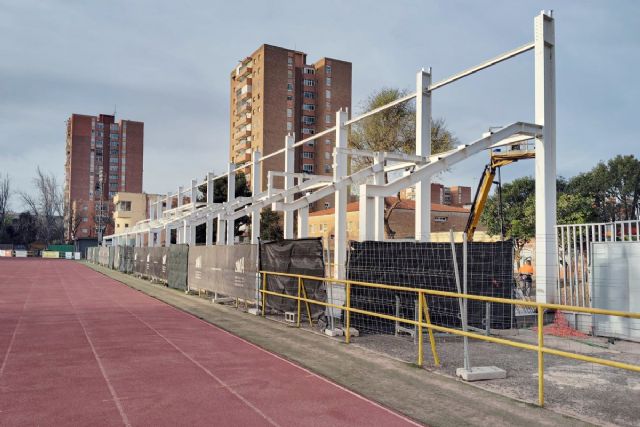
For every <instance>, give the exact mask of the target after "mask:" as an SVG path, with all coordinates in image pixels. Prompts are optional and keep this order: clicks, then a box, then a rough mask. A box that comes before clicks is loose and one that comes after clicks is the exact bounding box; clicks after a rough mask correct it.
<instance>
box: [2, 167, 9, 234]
mask: <svg viewBox="0 0 640 427" xmlns="http://www.w3.org/2000/svg"><path fill="white" fill-rule="evenodd" d="M10 198H11V179H10V178H9V175H8V174H6V175H5V176H4V177H2V176H0V232H1V231H2V229H3V228H4V220H5V218H6V217H7V209H8V208H9V199H10Z"/></svg>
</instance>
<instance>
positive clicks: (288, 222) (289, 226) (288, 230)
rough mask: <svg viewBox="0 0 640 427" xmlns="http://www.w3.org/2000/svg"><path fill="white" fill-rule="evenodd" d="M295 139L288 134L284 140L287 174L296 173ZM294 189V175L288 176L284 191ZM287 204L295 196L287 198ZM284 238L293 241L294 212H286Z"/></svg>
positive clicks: (285, 199)
mask: <svg viewBox="0 0 640 427" xmlns="http://www.w3.org/2000/svg"><path fill="white" fill-rule="evenodd" d="M293 143H294V137H293V135H292V134H288V135H287V136H286V137H285V139H284V146H285V148H286V150H285V152H284V171H285V173H287V174H292V173H294V172H295V148H293ZM291 187H293V175H286V176H285V178H284V189H285V190H288V189H289V188H291ZM284 202H285V203H291V202H293V196H286V197H285V198H284ZM284 238H285V239H293V211H284Z"/></svg>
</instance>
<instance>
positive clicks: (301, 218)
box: [298, 206, 309, 239]
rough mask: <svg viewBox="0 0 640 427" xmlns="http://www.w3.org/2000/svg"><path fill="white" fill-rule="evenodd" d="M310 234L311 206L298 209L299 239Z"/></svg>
mask: <svg viewBox="0 0 640 427" xmlns="http://www.w3.org/2000/svg"><path fill="white" fill-rule="evenodd" d="M308 236H309V206H305V207H304V208H301V209H299V210H298V239H304V238H305V237H308Z"/></svg>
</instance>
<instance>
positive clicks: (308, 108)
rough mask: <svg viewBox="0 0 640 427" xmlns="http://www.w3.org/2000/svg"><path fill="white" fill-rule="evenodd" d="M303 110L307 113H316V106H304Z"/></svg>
mask: <svg viewBox="0 0 640 427" xmlns="http://www.w3.org/2000/svg"><path fill="white" fill-rule="evenodd" d="M302 109H303V110H305V111H315V110H316V106H315V105H313V104H302Z"/></svg>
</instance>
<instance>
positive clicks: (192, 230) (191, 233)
mask: <svg viewBox="0 0 640 427" xmlns="http://www.w3.org/2000/svg"><path fill="white" fill-rule="evenodd" d="M189 244H190V245H193V246H195V245H196V224H193V223H192V224H189Z"/></svg>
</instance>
